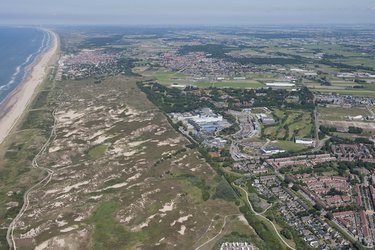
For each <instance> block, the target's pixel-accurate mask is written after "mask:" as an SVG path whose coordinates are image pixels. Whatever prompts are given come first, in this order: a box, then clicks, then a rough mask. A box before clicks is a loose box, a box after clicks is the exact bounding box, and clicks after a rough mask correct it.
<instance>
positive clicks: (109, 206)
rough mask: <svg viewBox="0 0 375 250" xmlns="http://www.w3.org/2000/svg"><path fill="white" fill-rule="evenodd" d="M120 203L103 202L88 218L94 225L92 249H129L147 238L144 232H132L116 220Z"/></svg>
mask: <svg viewBox="0 0 375 250" xmlns="http://www.w3.org/2000/svg"><path fill="white" fill-rule="evenodd" d="M118 209H119V204H118V203H117V202H115V201H107V202H103V203H101V204H100V205H99V207H98V208H97V209H96V210H95V212H94V213H93V215H92V216H91V218H90V219H89V220H88V222H89V223H90V224H92V225H93V226H94V231H93V234H92V249H129V248H132V247H133V246H134V245H135V244H136V243H137V242H143V241H144V240H145V238H146V235H145V233H144V232H142V231H141V232H137V233H132V232H130V231H128V230H127V229H126V228H125V227H124V226H123V225H121V224H120V223H119V222H118V221H116V220H115V213H116V211H117V210H118Z"/></svg>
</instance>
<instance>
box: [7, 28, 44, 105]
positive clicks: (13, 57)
mask: <svg viewBox="0 0 375 250" xmlns="http://www.w3.org/2000/svg"><path fill="white" fill-rule="evenodd" d="M50 46H51V37H50V34H49V33H48V32H46V31H43V30H41V29H37V28H28V27H27V28H23V27H22V28H21V27H17V28H15V27H0V103H1V102H3V101H4V100H5V98H6V97H7V96H8V95H9V94H10V93H11V92H12V91H14V90H15V89H16V88H17V86H18V85H19V84H20V83H21V82H22V81H23V80H24V79H25V78H26V77H27V74H28V71H29V70H30V65H32V63H33V62H34V61H35V60H36V59H37V58H38V56H39V55H40V54H41V53H43V52H44V51H45V50H47V49H48V48H49V47H50Z"/></svg>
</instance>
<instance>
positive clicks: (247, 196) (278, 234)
mask: <svg viewBox="0 0 375 250" xmlns="http://www.w3.org/2000/svg"><path fill="white" fill-rule="evenodd" d="M233 185H234V186H236V187H238V188H240V189H241V190H242V191H244V192H245V194H246V200H247V203H248V204H249V206H250V209H251V211H252V212H253V213H254V214H255V215H256V216H260V217H262V218H263V219H265V220H267V221H268V222H269V223H271V225H272V227H273V229H274V230H275V232H276V234H277V236H278V237H279V238H280V240H281V241H282V242H283V243H284V244H285V245H286V246H287V247H288V248H290V249H292V250H296V249H295V248H294V247H292V246H290V245H289V244H288V243H287V242H286V241H285V240H284V239H283V237H282V236H281V235H280V233H279V231H277V228H276V226H275V224H273V222H272V221H270V220H269V219H268V218H267V217H265V216H263V214H264V213H265V212H267V210H268V209H269V208H270V207H268V208H267V209H266V210H265V211H263V212H262V213H257V212H255V210H254V209H253V206H252V205H251V202H250V200H249V193H248V192H247V191H246V190H245V189H244V188H242V187H241V186H237V185H235V184H233Z"/></svg>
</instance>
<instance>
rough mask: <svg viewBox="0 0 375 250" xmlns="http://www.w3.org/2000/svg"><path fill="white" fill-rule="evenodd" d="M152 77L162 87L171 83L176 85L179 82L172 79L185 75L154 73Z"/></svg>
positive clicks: (168, 72) (167, 72)
mask: <svg viewBox="0 0 375 250" xmlns="http://www.w3.org/2000/svg"><path fill="white" fill-rule="evenodd" d="M152 76H153V77H155V79H156V81H157V82H158V83H160V84H163V85H170V84H172V83H178V82H179V81H175V80H173V78H184V77H186V75H184V74H180V73H177V72H170V71H166V72H163V71H156V72H153V73H152Z"/></svg>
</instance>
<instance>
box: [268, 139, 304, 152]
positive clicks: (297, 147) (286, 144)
mask: <svg viewBox="0 0 375 250" xmlns="http://www.w3.org/2000/svg"><path fill="white" fill-rule="evenodd" d="M275 145H276V146H278V147H279V148H281V149H284V150H285V151H288V152H298V151H302V150H305V149H306V147H305V146H304V145H302V144H297V143H294V142H293V141H277V142H276V143H275Z"/></svg>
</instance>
